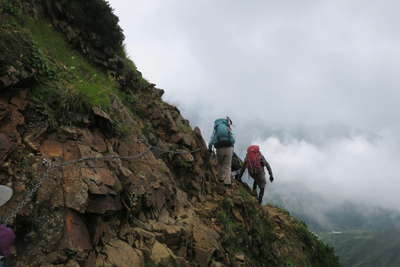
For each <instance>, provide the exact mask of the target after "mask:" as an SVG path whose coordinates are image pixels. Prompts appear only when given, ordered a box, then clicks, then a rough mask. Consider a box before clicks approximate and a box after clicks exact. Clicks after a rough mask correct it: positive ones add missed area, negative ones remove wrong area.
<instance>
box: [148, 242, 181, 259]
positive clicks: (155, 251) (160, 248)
mask: <svg viewBox="0 0 400 267" xmlns="http://www.w3.org/2000/svg"><path fill="white" fill-rule="evenodd" d="M150 258H151V260H152V261H153V262H154V263H155V264H160V263H166V262H169V261H170V260H171V259H175V258H176V257H175V255H174V253H173V252H172V251H171V250H170V249H169V248H168V247H167V246H165V245H163V244H161V243H160V242H158V241H156V242H155V243H154V245H153V248H152V249H151V256H150Z"/></svg>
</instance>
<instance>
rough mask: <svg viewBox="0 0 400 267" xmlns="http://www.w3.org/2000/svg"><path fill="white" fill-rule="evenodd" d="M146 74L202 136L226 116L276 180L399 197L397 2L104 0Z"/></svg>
mask: <svg viewBox="0 0 400 267" xmlns="http://www.w3.org/2000/svg"><path fill="white" fill-rule="evenodd" d="M109 2H110V3H111V5H112V6H113V8H114V9H115V11H116V14H117V15H118V16H119V17H120V24H121V26H122V28H123V29H124V32H125V35H126V47H127V50H128V52H129V55H130V56H131V58H132V59H133V60H134V61H135V63H136V65H137V66H138V68H139V69H140V71H142V73H143V74H144V76H145V78H147V79H148V80H150V81H151V82H154V83H156V84H157V85H158V87H159V88H163V89H165V90H166V95H165V100H166V101H168V102H170V103H172V104H175V105H177V106H178V107H179V108H180V109H181V110H182V111H183V113H184V115H185V116H186V117H187V118H188V119H190V120H191V122H192V125H193V126H196V125H198V126H200V127H201V129H202V130H203V133H204V136H205V138H206V139H208V137H209V135H210V132H211V129H212V123H213V120H214V119H215V118H218V117H224V116H226V115H229V116H230V117H231V118H232V120H233V121H234V124H235V128H234V129H235V133H236V137H237V139H238V145H237V150H239V151H243V148H245V147H246V146H247V145H249V144H250V143H259V144H261V145H262V148H263V151H264V152H265V154H266V155H267V158H268V159H269V161H270V162H271V164H272V167H273V169H274V171H275V173H276V179H277V185H274V186H279V180H281V181H285V182H290V181H303V182H304V183H305V184H306V185H307V186H309V187H310V188H313V189H314V190H319V192H321V193H324V194H325V195H332V197H334V198H337V197H340V198H343V199H350V200H362V201H371V202H374V203H377V204H380V205H384V206H387V207H397V206H398V205H397V203H399V202H400V194H399V193H398V189H399V186H400V181H399V178H400V177H399V173H400V164H399V162H400V149H399V148H400V137H399V136H400V123H399V119H398V118H399V104H400V90H399V85H400V75H399V74H398V72H399V69H400V34H399V31H398V25H400V16H399V15H398V10H400V2H398V1H392V0H386V1H372V0H371V1H365V0H353V1H352V0H334V1H323V0H320V1H315V0H314V1H311V0H303V1H297V0H290V1H289V0H281V1H268V0H251V1H244V0H241V1H239V0H218V1H215V0H199V1H184V0H180V1H179V0H137V1H126V0H110V1H109Z"/></svg>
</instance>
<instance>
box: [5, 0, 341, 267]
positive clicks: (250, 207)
mask: <svg viewBox="0 0 400 267" xmlns="http://www.w3.org/2000/svg"><path fill="white" fill-rule="evenodd" d="M80 3H81V4H80ZM0 4H1V5H0V25H1V26H0V36H1V39H0V47H4V49H3V50H1V51H0V61H1V64H2V65H1V67H0V81H1V82H0V92H1V94H0V183H1V184H7V185H9V186H11V187H12V188H13V189H14V191H15V196H14V197H13V199H12V200H11V201H10V202H9V203H8V204H7V205H5V206H4V207H1V209H0V216H2V217H3V218H4V219H6V220H7V221H8V223H9V224H10V225H11V226H12V227H13V228H14V229H15V231H16V233H17V242H16V256H15V257H14V258H13V264H14V265H15V266H290V264H292V266H307V264H311V263H313V264H312V266H336V265H335V264H336V261H335V259H334V256H333V253H332V251H329V249H327V248H325V247H324V246H323V245H322V244H320V243H319V241H317V240H316V239H315V238H314V237H312V235H311V234H310V233H309V232H307V231H306V230H304V231H300V232H299V231H298V228H296V227H290V226H289V225H290V224H292V225H297V222H296V223H294V222H291V223H290V222H289V221H290V220H289V219H288V218H290V216H288V215H285V214H284V213H282V212H281V211H279V210H276V209H274V208H272V207H269V208H261V207H260V206H258V204H256V201H255V198H254V197H253V196H252V195H251V194H250V193H249V192H248V189H247V187H246V186H245V185H243V184H240V183H238V184H235V185H234V187H233V188H232V189H231V190H228V191H226V192H225V190H224V189H223V188H221V185H220V184H219V183H218V181H217V178H216V171H215V159H214V157H212V156H211V155H210V154H209V153H208V152H207V148H206V144H205V142H204V140H203V138H202V136H201V132H200V130H199V129H194V130H192V128H191V127H190V125H189V122H188V121H187V120H185V119H184V118H182V116H181V115H180V112H179V110H178V109H177V108H176V107H174V106H171V105H169V104H167V103H165V102H163V101H162V100H161V96H162V94H163V91H162V90H160V89H157V88H155V85H154V84H150V83H148V82H147V81H145V80H144V79H143V78H142V77H141V74H140V73H139V72H138V71H137V70H136V68H135V66H134V65H133V63H132V62H130V61H129V60H128V59H127V58H126V57H125V56H124V55H123V52H122V47H119V46H118V45H117V46H110V44H109V42H108V40H109V38H108V37H110V36H102V34H103V35H104V34H107V33H105V32H104V30H102V29H96V28H92V27H95V26H93V25H92V24H90V22H88V21H87V20H83V18H82V17H80V16H82V14H81V13H80V12H77V11H76V10H77V9H76V8H77V7H78V8H79V7H80V5H85V6H82V8H84V9H90V8H91V7H92V6H91V4H93V5H94V7H95V8H98V9H99V10H100V11H101V12H102V13H101V14H99V15H102V16H104V21H105V22H107V23H108V24H107V23H105V24H106V26H107V25H110V31H111V33H114V35H113V34H112V35H111V36H119V30H120V29H119V28H118V27H117V26H118V25H117V24H116V22H115V17H114V16H113V15H112V14H111V11H110V10H109V9H107V5H106V4H105V2H103V1H101V0H92V1H87V2H85V4H82V2H80V1H71V2H68V1H34V0H31V1H28V0H25V1H0ZM71 5H72V6H71ZM100 11H99V12H100ZM95 15H96V14H95ZM108 16H109V17H108ZM82 21H83V22H82ZM79 22H82V23H79ZM57 30H58V31H61V33H62V34H61V33H59V32H57ZM94 41H96V43H95V44H94V43H93V42H94ZM68 42H69V43H68ZM11 44H15V45H11ZM76 49H77V50H76ZM77 51H80V53H78V52H77ZM83 55H84V56H83ZM3 66H5V67H3ZM36 189H37V190H36ZM286 226H287V227H286ZM282 229H284V230H282ZM301 229H303V228H301ZM298 233H300V234H301V236H300V237H299V236H298V235H299V234H298ZM288 243H290V244H292V245H291V246H286V245H285V244H288ZM321 255H322V257H323V258H322V259H319V258H318V257H321ZM325 259H326V260H325ZM288 264H289V265H288Z"/></svg>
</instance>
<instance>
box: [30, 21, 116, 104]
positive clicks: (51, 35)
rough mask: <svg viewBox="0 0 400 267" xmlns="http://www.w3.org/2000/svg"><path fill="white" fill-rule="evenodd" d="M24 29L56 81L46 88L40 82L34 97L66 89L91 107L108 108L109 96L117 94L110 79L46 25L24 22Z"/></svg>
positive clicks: (113, 81) (45, 23)
mask: <svg viewBox="0 0 400 267" xmlns="http://www.w3.org/2000/svg"><path fill="white" fill-rule="evenodd" d="M25 26H26V28H27V29H28V30H29V32H30V33H31V35H32V39H33V41H34V42H35V44H36V45H37V47H38V48H39V49H40V51H41V53H43V55H44V56H45V57H46V58H47V59H48V61H50V62H51V64H52V65H53V67H54V68H56V69H57V77H56V79H57V80H58V81H59V82H58V84H54V83H53V84H47V83H46V82H47V81H44V82H43V83H42V85H41V86H39V87H38V88H37V89H38V90H37V92H36V93H38V94H39V95H40V94H41V93H42V92H43V93H44V94H43V95H42V96H49V93H50V92H51V91H52V90H53V91H54V90H63V89H68V90H69V91H70V92H73V91H75V93H76V94H83V95H84V96H86V99H87V100H88V101H89V103H90V104H91V105H93V106H101V107H104V108H107V107H109V105H110V95H112V94H114V93H116V92H117V89H116V88H117V83H116V81H115V80H113V78H111V77H108V76H107V75H106V74H105V73H104V72H101V71H99V70H98V69H96V68H95V67H94V66H93V65H92V64H90V63H89V62H88V61H87V60H86V59H85V58H84V57H83V56H82V55H81V54H80V53H78V52H77V51H74V50H73V49H72V47H71V46H70V45H69V44H68V43H67V42H66V40H65V39H64V36H63V35H62V34H61V33H58V32H56V31H55V30H54V28H53V27H52V26H51V25H50V24H49V23H47V22H45V21H42V20H33V19H31V18H28V19H27V23H26V24H25ZM44 78H46V77H44ZM49 86H50V88H49Z"/></svg>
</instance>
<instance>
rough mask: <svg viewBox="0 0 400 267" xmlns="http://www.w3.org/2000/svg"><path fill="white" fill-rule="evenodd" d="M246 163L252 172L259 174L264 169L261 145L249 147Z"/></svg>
mask: <svg viewBox="0 0 400 267" xmlns="http://www.w3.org/2000/svg"><path fill="white" fill-rule="evenodd" d="M246 163H247V167H248V169H249V172H250V174H257V173H259V172H260V171H261V170H262V168H263V166H262V164H261V152H260V147H259V146H249V147H248V148H247V155H246Z"/></svg>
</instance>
